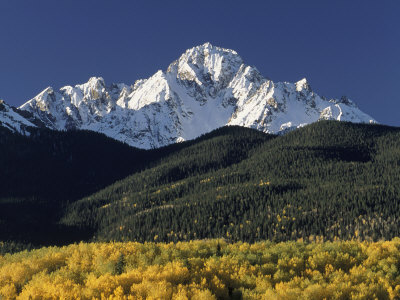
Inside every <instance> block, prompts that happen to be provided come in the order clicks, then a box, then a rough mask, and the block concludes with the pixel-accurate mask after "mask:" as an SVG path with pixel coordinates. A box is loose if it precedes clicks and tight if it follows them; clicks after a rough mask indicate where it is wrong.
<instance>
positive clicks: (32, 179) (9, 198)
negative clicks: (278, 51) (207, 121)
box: [0, 126, 271, 245]
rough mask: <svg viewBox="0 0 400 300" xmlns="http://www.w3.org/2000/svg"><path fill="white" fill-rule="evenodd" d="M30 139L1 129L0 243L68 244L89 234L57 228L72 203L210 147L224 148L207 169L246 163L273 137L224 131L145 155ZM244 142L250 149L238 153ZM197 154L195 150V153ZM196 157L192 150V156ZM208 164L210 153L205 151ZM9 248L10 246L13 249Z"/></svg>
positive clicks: (76, 138) (82, 138)
mask: <svg viewBox="0 0 400 300" xmlns="http://www.w3.org/2000/svg"><path fill="white" fill-rule="evenodd" d="M29 131H30V134H29V136H23V135H20V134H17V133H12V132H11V131H9V130H8V129H6V128H4V127H1V126H0V166H1V168H0V187H1V188H0V241H12V244H15V243H23V244H26V243H32V244H33V245H51V244H65V243H69V242H74V241H77V240H80V239H86V238H88V237H90V233H89V232H83V231H81V230H76V229H75V228H74V227H71V226H68V227H65V226H64V225H62V224H58V221H59V219H60V217H61V216H62V215H63V214H64V213H65V209H66V207H68V205H69V204H70V203H73V202H74V201H76V200H79V199H81V198H82V197H85V196H89V195H91V194H92V193H94V192H97V191H98V190H100V189H102V188H105V187H107V186H108V185H110V184H112V183H114V182H115V181H117V180H120V179H123V178H125V177H126V176H128V175H130V174H133V173H135V172H138V171H140V170H144V169H146V168H150V167H151V166H156V165H157V164H158V163H159V161H160V160H161V159H163V158H164V157H168V156H169V155H171V154H172V153H180V152H179V151H182V153H185V151H186V150H184V149H186V148H190V149H192V148H193V147H195V145H196V144H199V147H202V146H201V145H204V142H205V141H208V140H210V141H213V142H211V144H213V143H219V141H221V145H222V144H224V145H225V146H226V147H227V148H228V149H227V151H225V152H224V155H221V153H216V154H214V155H215V158H214V160H213V162H214V164H213V165H209V166H203V167H206V168H208V169H210V168H213V169H218V168H221V167H226V166H227V165H229V164H230V163H234V162H238V161H240V160H241V159H243V158H245V157H247V153H248V151H249V149H252V148H254V147H256V146H257V145H258V144H260V143H262V142H264V141H266V140H268V139H269V138H271V136H268V135H265V134H263V133H261V132H256V131H253V130H250V129H243V128H236V127H230V128H222V129H219V130H216V131H214V132H212V133H209V134H206V135H204V136H202V137H200V138H198V139H197V140H195V141H188V142H184V143H180V144H174V145H171V146H168V147H164V148H160V149H154V150H141V149H136V148H133V147H130V146H128V145H126V144H123V143H121V142H118V141H116V140H113V139H110V138H108V137H106V136H104V135H103V134H99V133H95V132H92V131H66V132H65V131H52V130H48V129H39V128H30V129H29ZM241 139H242V140H245V142H244V143H246V145H245V146H244V147H241V148H240V149H238V150H236V149H235V144H236V143H237V142H239V141H240V140H241ZM195 148H196V147H195ZM188 151H191V150H188ZM204 155H205V156H206V157H207V158H208V156H210V155H211V154H210V152H209V151H208V150H207V149H205V153H204ZM8 244H10V243H8Z"/></svg>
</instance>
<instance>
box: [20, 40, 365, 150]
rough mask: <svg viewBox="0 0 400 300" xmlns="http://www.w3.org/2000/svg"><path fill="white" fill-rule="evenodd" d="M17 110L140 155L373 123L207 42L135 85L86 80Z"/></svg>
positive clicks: (345, 104)
mask: <svg viewBox="0 0 400 300" xmlns="http://www.w3.org/2000/svg"><path fill="white" fill-rule="evenodd" d="M20 109H22V110H27V111H29V112H31V113H32V114H34V115H35V116H36V117H37V118H38V119H40V120H41V121H42V122H43V123H45V124H46V126H48V127H50V128H53V129H59V130H65V129H71V128H78V129H88V130H94V131H98V132H102V133H104V134H106V135H108V136H110V137H113V138H115V139H118V140H120V141H123V142H126V143H128V144H130V145H133V146H136V147H139V148H156V147H161V146H165V145H168V144H171V143H175V142H176V141H181V140H190V139H193V138H196V137H197V136H199V135H201V134H204V133H207V132H209V131H211V130H214V129H216V128H218V127H222V126H225V125H239V126H244V127H250V128H255V129H258V130H261V131H263V132H269V133H277V132H280V131H281V130H287V129H292V128H297V127H300V126H303V125H304V124H309V123H312V122H315V121H318V120H320V119H330V120H340V121H352V122H365V123H369V121H370V120H373V119H372V118H371V117H370V116H368V115H366V114H365V113H363V112H362V111H360V110H359V109H358V108H357V107H356V106H355V105H352V102H351V101H350V100H348V99H342V100H335V99H332V100H329V101H328V100H326V99H325V98H322V97H320V96H318V95H317V94H316V93H314V92H313V91H312V90H311V88H310V86H309V83H308V82H307V80H306V79H305V78H303V79H301V80H299V81H298V82H296V83H287V82H283V83H274V82H273V81H272V80H269V79H267V78H265V77H263V76H262V75H261V74H260V72H258V71H257V69H256V68H255V67H252V66H249V65H246V64H245V63H244V62H243V60H242V58H241V57H240V56H239V55H238V54H237V52H236V51H234V50H230V49H225V48H221V47H217V46H213V45H211V44H210V43H208V42H207V43H204V44H202V45H199V46H196V47H193V48H190V49H188V50H186V51H185V52H184V53H183V54H182V55H181V56H180V57H179V58H178V59H177V60H176V61H174V62H173V63H171V64H170V65H169V67H168V69H167V71H166V72H162V71H158V72H157V73H155V74H154V75H153V76H151V77H149V78H148V79H143V80H138V81H136V82H135V84H134V85H125V84H113V85H111V86H109V87H107V86H106V85H105V82H104V79H103V78H102V77H91V78H90V79H89V81H88V82H87V83H84V84H81V85H76V86H74V87H73V86H66V87H64V88H61V89H60V90H59V91H54V92H52V93H50V92H47V93H44V92H43V93H41V94H39V95H38V96H36V97H35V98H33V99H31V100H30V101H28V102H27V103H25V104H24V105H22V106H21V107H20Z"/></svg>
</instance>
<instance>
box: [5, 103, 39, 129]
mask: <svg viewBox="0 0 400 300" xmlns="http://www.w3.org/2000/svg"><path fill="white" fill-rule="evenodd" d="M22 115H23V112H21V111H18V110H17V109H16V108H14V107H12V106H10V105H8V104H7V103H5V102H4V101H3V100H0V126H3V127H6V128H8V129H10V130H11V131H13V132H19V133H22V134H29V132H28V131H27V130H26V129H27V127H36V125H34V124H33V123H32V122H31V121H29V120H28V118H26V117H24V116H22Z"/></svg>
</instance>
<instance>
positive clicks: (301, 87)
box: [296, 77, 311, 91]
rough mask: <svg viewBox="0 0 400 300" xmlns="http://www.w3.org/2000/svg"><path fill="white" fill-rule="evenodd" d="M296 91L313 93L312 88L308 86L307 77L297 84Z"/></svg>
mask: <svg viewBox="0 0 400 300" xmlns="http://www.w3.org/2000/svg"><path fill="white" fill-rule="evenodd" d="M296 90H297V91H301V90H307V91H311V87H310V85H309V84H308V81H307V79H306V78H305V77H304V78H303V79H301V80H299V81H297V82H296Z"/></svg>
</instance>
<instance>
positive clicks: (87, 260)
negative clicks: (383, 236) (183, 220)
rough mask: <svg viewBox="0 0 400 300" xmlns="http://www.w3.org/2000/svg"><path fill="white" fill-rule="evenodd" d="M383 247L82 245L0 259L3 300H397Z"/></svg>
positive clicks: (392, 265) (397, 257)
mask: <svg viewBox="0 0 400 300" xmlns="http://www.w3.org/2000/svg"><path fill="white" fill-rule="evenodd" d="M399 249H400V239H397V238H396V239H394V240H391V241H385V242H366V241H364V242H359V241H356V240H353V241H334V242H321V241H318V242H311V243H310V242H281V243H272V242H269V241H265V242H257V243H253V244H249V243H243V242H239V243H234V244H230V243H227V242H226V241H225V240H222V239H221V240H198V241H189V242H178V243H169V244H166V243H143V244H141V243H136V242H126V243H80V244H73V245H70V246H65V247H48V248H41V249H38V250H32V251H23V252H19V253H15V254H6V255H4V256H1V257H0V298H1V299H399V298H400V275H399V271H398V266H399V265H400V250H399Z"/></svg>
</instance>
